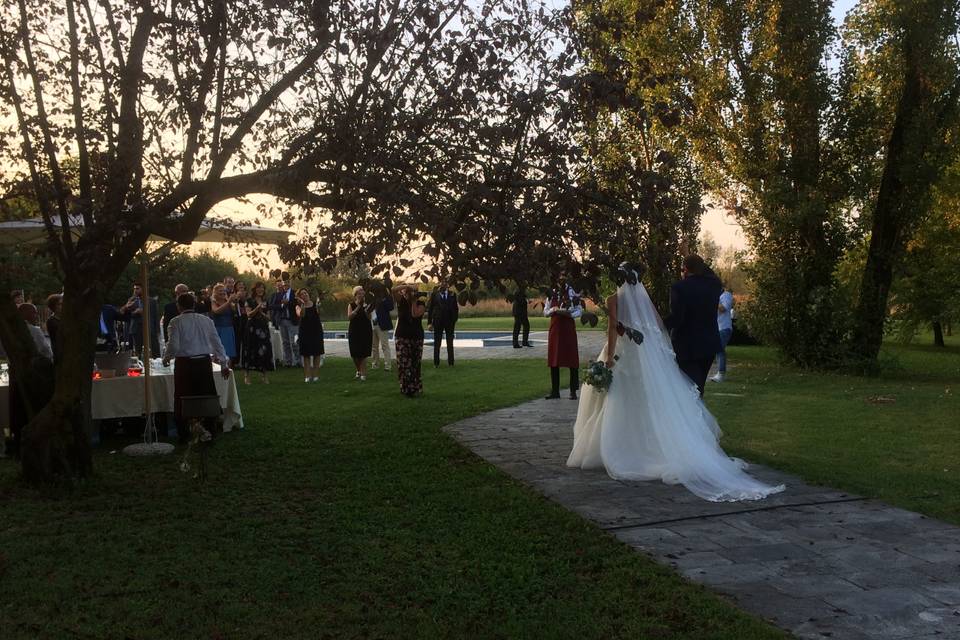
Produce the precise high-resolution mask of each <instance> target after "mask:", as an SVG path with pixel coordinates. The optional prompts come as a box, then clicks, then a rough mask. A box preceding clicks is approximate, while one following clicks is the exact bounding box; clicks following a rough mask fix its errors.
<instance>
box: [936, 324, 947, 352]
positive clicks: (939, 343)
mask: <svg viewBox="0 0 960 640" xmlns="http://www.w3.org/2000/svg"><path fill="white" fill-rule="evenodd" d="M933 346H935V347H945V346H947V345H946V344H945V343H944V341H943V325H942V324H940V321H939V320H934V321H933Z"/></svg>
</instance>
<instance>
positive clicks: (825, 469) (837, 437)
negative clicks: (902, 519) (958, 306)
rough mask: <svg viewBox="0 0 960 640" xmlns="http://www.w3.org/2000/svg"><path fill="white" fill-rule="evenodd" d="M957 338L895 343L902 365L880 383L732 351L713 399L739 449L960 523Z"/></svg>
mask: <svg viewBox="0 0 960 640" xmlns="http://www.w3.org/2000/svg"><path fill="white" fill-rule="evenodd" d="M948 341H949V342H948V346H947V348H946V349H937V348H935V347H932V346H898V345H890V344H888V345H887V346H886V347H885V349H884V353H885V355H886V356H888V357H893V358H894V359H895V360H896V361H897V362H898V363H899V368H897V369H890V370H887V371H886V372H885V373H884V374H883V375H881V376H880V377H879V378H876V379H869V378H860V377H855V376H844V375H829V374H811V373H805V372H800V371H797V370H795V369H791V368H788V367H780V366H777V365H776V364H775V358H774V354H773V352H772V351H771V350H769V349H764V348H760V347H740V348H737V347H733V348H731V349H729V354H730V372H729V376H728V382H725V383H723V384H715V383H709V382H708V385H709V386H708V388H707V392H708V394H707V402H708V404H709V406H710V408H711V410H712V411H713V412H714V413H715V414H716V416H717V419H718V420H719V422H720V425H721V427H722V428H723V431H724V439H723V446H724V447H725V449H726V450H727V451H728V452H730V453H732V454H735V455H738V456H743V457H745V458H747V459H749V460H752V461H755V462H760V463H765V464H769V465H771V466H774V467H777V468H780V469H783V470H784V471H790V472H794V473H797V474H800V475H801V476H802V477H804V478H805V479H806V480H808V481H811V482H814V483H821V484H825V485H828V486H833V487H836V488H840V489H845V490H847V491H853V492H856V493H859V494H863V495H867V496H873V497H877V498H880V499H882V500H884V501H886V502H889V503H892V504H895V505H899V506H901V507H904V508H907V509H912V510H915V511H920V512H922V513H925V514H928V515H931V516H934V517H937V518H942V519H944V520H948V521H950V522H953V523H956V524H960V338H958V337H953V338H952V339H951V338H948ZM719 394H724V395H719ZM726 394H729V395H726Z"/></svg>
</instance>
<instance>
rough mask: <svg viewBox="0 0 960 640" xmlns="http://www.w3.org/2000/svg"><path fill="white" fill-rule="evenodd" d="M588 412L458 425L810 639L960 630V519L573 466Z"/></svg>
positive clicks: (511, 466)
mask: <svg viewBox="0 0 960 640" xmlns="http://www.w3.org/2000/svg"><path fill="white" fill-rule="evenodd" d="M581 342H583V341H581ZM593 346H596V345H593ZM482 351H494V349H483V350H482ZM497 351H499V350H497ZM508 351H514V350H513V349H512V348H511V349H508ZM517 351H520V350H517ZM526 351H528V352H530V351H534V349H527V350H526ZM595 352H596V351H594V353H595ZM576 411H577V403H576V402H575V401H572V400H568V399H566V398H565V397H564V398H562V399H560V400H549V401H548V400H537V401H534V402H530V403H527V404H523V405H520V406H518V407H512V408H509V409H502V410H499V411H494V412H491V413H487V414H485V415H481V416H476V417H473V418H470V419H468V420H464V421H462V422H458V423H455V424H452V425H449V426H447V427H445V430H446V431H447V432H448V433H449V434H451V435H452V436H453V437H454V438H456V439H457V440H459V441H460V442H461V443H463V444H464V445H465V446H466V447H468V448H469V449H471V450H472V451H474V452H475V453H476V454H477V455H479V456H481V457H483V458H484V459H486V460H487V461H489V462H490V463H492V464H494V465H496V466H498V467H499V468H500V469H502V470H503V471H505V472H507V473H508V474H510V475H511V476H513V477H514V478H516V479H518V480H520V481H521V482H524V483H526V484H528V485H530V486H531V487H533V488H534V489H535V490H536V491H538V492H540V493H542V494H543V495H544V496H546V497H547V498H549V499H551V500H554V501H556V502H558V503H559V504H561V505H562V506H564V507H566V508H567V509H570V510H571V511H574V512H575V513H577V514H579V515H581V516H583V517H584V518H587V519H588V520H591V521H592V522H594V523H595V524H596V525H597V526H598V527H600V528H601V529H603V530H604V531H606V532H608V533H609V534H610V535H613V536H615V537H617V538H618V539H619V540H621V541H623V542H624V543H626V544H628V545H630V546H631V547H633V548H634V549H636V550H638V551H641V552H644V553H647V554H649V555H651V556H652V557H653V558H655V559H656V560H658V561H660V562H662V563H665V564H669V565H670V566H672V567H674V568H675V569H676V570H677V571H679V572H680V573H681V574H683V575H684V576H686V577H687V578H688V579H690V580H693V581H695V582H699V583H703V584H704V585H707V586H709V587H710V588H712V589H713V590H715V591H717V592H719V593H721V594H724V595H725V596H728V597H729V598H731V599H732V600H733V601H734V602H735V603H736V604H737V605H738V606H739V607H741V608H742V609H745V610H746V611H749V612H750V613H753V614H755V615H758V616H760V617H763V618H766V619H767V620H769V621H771V622H772V623H773V624H775V625H777V626H779V627H781V628H783V629H785V630H787V631H790V632H792V633H793V634H794V635H796V636H797V637H799V638H833V639H844V640H860V639H864V640H865V639H868V638H869V639H872V640H878V639H894V638H896V639H904V640H906V639H911V640H919V639H921V638H924V639H925V638H940V639H944V638H960V528H958V527H955V526H952V525H949V524H946V523H944V522H939V521H937V520H932V519H930V518H926V517H924V516H921V515H919V514H916V513H912V512H910V511H905V510H903V509H897V508H894V507H890V506H888V505H885V504H883V503H881V502H878V501H876V500H869V499H865V498H863V497H860V496H855V495H851V494H848V493H844V492H841V491H835V490H833V489H827V488H824V487H816V486H811V485H808V484H805V483H804V482H802V481H801V480H800V479H798V478H796V477H794V476H790V475H787V474H784V473H780V472H777V471H774V470H772V469H768V468H765V467H760V466H753V467H751V469H750V472H751V473H752V474H753V475H754V476H756V477H758V478H760V479H761V480H764V481H766V482H769V483H771V484H778V483H781V482H782V483H785V484H786V485H787V491H786V492H784V493H781V494H777V495H776V496H773V497H771V498H768V499H766V500H764V501H761V502H756V503H725V504H713V503H709V502H705V501H703V500H700V499H699V498H697V497H695V496H694V495H692V494H691V493H689V492H688V491H687V490H686V489H684V488H683V487H682V486H667V485H664V484H662V483H658V482H647V483H636V482H619V481H616V480H612V479H610V478H609V477H608V476H607V475H606V474H605V473H604V472H602V471H593V472H585V471H580V470H577V469H568V468H566V466H565V462H566V458H567V454H568V452H569V451H570V448H571V446H572V443H573V422H574V419H575V417H576Z"/></svg>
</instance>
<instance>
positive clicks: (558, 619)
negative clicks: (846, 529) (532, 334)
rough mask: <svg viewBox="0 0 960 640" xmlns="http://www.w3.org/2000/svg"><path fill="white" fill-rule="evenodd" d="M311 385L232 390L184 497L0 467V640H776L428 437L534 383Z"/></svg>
mask: <svg viewBox="0 0 960 640" xmlns="http://www.w3.org/2000/svg"><path fill="white" fill-rule="evenodd" d="M322 373H323V378H322V382H321V383H318V384H314V385H310V386H306V385H304V384H303V382H302V381H301V378H300V376H301V374H300V372H298V371H284V372H280V373H278V374H277V375H276V376H275V377H273V378H272V384H271V385H270V386H269V387H267V386H260V385H254V386H251V387H241V389H240V392H241V396H242V404H243V408H244V414H245V420H246V424H247V429H246V430H244V431H242V432H235V433H230V434H226V435H224V436H223V437H222V438H220V439H219V441H218V442H217V443H216V445H215V447H214V450H213V452H212V454H211V463H210V466H211V470H210V472H211V477H210V480H209V482H208V484H207V485H206V486H205V487H204V488H202V489H198V488H197V486H196V485H195V484H194V482H193V481H192V480H191V479H190V478H189V477H187V476H186V475H184V474H181V473H180V472H179V471H178V470H177V464H178V458H179V456H177V457H167V458H160V459H132V458H128V457H125V456H123V455H122V454H117V453H114V452H113V450H114V449H118V448H119V447H120V446H121V445H122V444H124V443H123V442H117V441H113V442H107V443H105V444H104V445H103V446H101V447H100V448H99V449H98V450H97V452H96V460H95V464H96V469H97V475H96V477H95V478H93V479H92V480H90V481H88V482H87V483H85V484H84V485H83V486H81V487H80V488H79V489H77V490H75V491H74V493H73V494H72V495H62V494H56V493H45V492H37V491H34V490H31V489H28V488H25V487H23V486H21V485H20V484H19V483H18V482H17V481H16V479H15V474H16V467H15V465H14V464H13V462H12V461H10V460H0V522H2V525H0V637H2V638H4V640H12V639H14V638H63V637H96V638H101V637H117V638H118V637H131V638H134V637H135V638H199V637H208V638H241V637H242V638H275V637H277V638H300V637H305V638H318V637H319V638H360V637H362V638H435V637H436V638H463V637H470V638H559V637H578V638H609V637H631V638H711V639H712V638H717V639H724V638H726V639H731V640H733V639H737V640H740V639H752V638H777V637H782V635H781V634H780V633H779V632H778V631H776V630H774V629H772V628H770V627H768V626H766V625H765V624H763V623H761V622H758V621H757V620H755V619H753V618H750V617H748V616H746V615H745V614H742V613H740V612H738V611H737V610H735V609H734V608H733V607H732V606H730V605H728V604H726V603H725V602H724V601H722V600H720V599H719V598H718V597H715V596H713V595H711V594H710V593H709V592H707V591H706V590H705V589H703V588H700V587H697V586H694V585H691V584H689V583H686V582H684V581H683V580H681V579H680V578H679V577H677V576H676V575H675V574H674V573H672V572H670V571H669V570H667V569H664V568H661V567H659V566H657V565H655V564H654V563H652V562H651V561H650V560H649V559H647V558H646V557H644V556H642V555H641V554H637V553H635V552H632V551H631V550H629V549H628V548H627V547H626V546H624V545H622V544H620V543H618V542H617V541H615V540H614V539H613V538H612V537H610V536H608V535H606V534H604V533H602V532H600V531H599V530H598V529H596V528H595V527H594V526H592V525H591V524H589V523H587V522H586V521H584V520H582V519H581V518H579V517H577V516H575V515H573V514H572V513H569V512H566V511H565V510H563V509H561V508H560V507H558V506H557V505H555V504H553V503H551V502H549V501H547V500H546V499H544V498H542V497H540V496H538V495H537V494H535V493H533V492H532V491H531V490H529V489H527V488H525V487H523V486H521V485H519V484H518V483H516V482H514V481H513V480H511V479H510V478H509V477H507V476H505V475H504V474H502V473H500V472H499V471H497V470H496V469H495V468H493V467H491V466H490V465H488V464H486V463H484V462H482V461H481V460H479V459H478V458H476V457H475V456H473V455H472V454H470V453H469V452H467V451H466V450H465V449H463V448H462V447H460V446H459V445H457V444H456V443H455V442H453V441H452V440H451V439H450V438H448V437H447V436H445V435H444V434H443V433H442V432H441V431H440V427H441V426H442V425H444V424H447V423H449V422H452V421H455V420H457V419H460V418H463V417H466V416H470V415H474V414H477V413H479V412H483V411H487V410H491V409H494V408H497V407H502V406H506V405H512V404H516V403H519V402H521V401H524V400H528V399H530V398H532V397H535V396H537V395H538V394H539V393H540V392H542V390H543V389H542V387H543V383H544V376H545V372H544V366H543V363H542V362H540V361H538V360H529V361H511V362H491V361H473V362H464V363H462V365H461V366H458V367H457V368H455V369H447V368H441V369H439V370H434V369H432V368H427V369H426V370H425V386H426V395H425V396H424V397H423V398H420V399H417V400H409V399H406V398H403V397H402V396H400V394H399V389H398V385H397V383H396V381H395V380H394V379H393V377H392V376H389V375H388V374H385V373H384V372H382V371H374V372H372V375H371V378H370V380H368V382H366V383H364V384H361V383H357V382H354V381H353V380H352V370H351V367H350V365H349V364H348V363H347V361H346V360H342V359H330V360H328V361H327V365H326V367H325V368H324V369H323V371H322Z"/></svg>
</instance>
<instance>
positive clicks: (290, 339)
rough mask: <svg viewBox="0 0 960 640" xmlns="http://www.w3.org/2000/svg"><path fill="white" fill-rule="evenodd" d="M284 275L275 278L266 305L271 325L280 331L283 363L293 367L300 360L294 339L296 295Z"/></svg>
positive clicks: (295, 332)
mask: <svg viewBox="0 0 960 640" xmlns="http://www.w3.org/2000/svg"><path fill="white" fill-rule="evenodd" d="M286 277H287V275H286V274H284V275H283V277H281V278H280V279H278V280H277V292H276V293H274V294H273V295H272V296H270V301H269V303H268V305H269V307H270V317H271V319H272V320H273V326H275V327H276V328H277V330H279V331H280V337H281V339H282V341H283V364H284V365H285V366H288V367H294V366H296V365H297V362H299V361H300V352H299V347H298V346H297V343H296V341H295V340H294V337H295V336H296V335H297V297H296V296H295V295H293V291H292V290H291V289H290V283H289V282H288V281H287V280H286V279H285V278H286ZM277 355H278V356H279V355H280V354H277Z"/></svg>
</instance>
